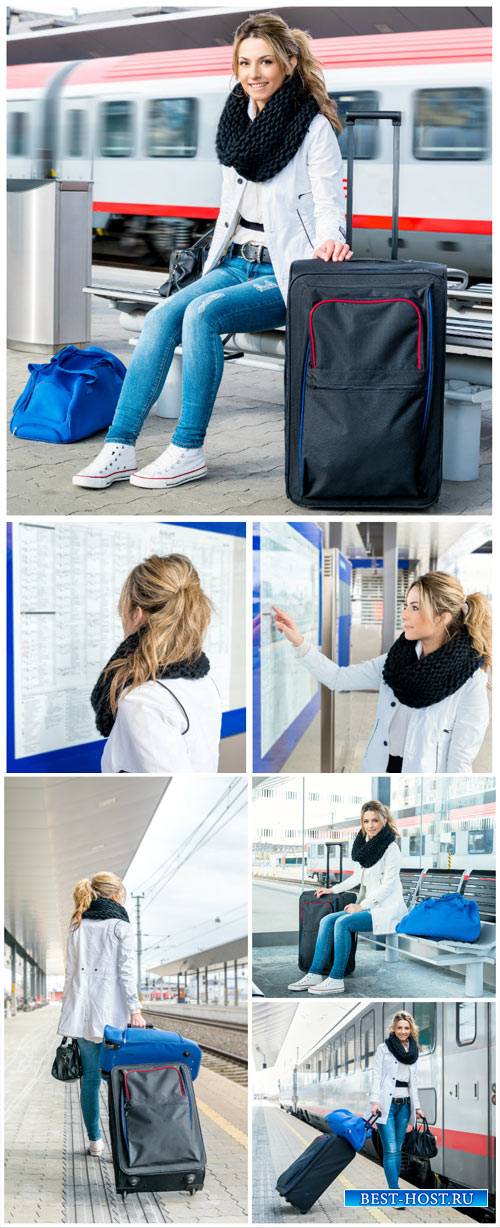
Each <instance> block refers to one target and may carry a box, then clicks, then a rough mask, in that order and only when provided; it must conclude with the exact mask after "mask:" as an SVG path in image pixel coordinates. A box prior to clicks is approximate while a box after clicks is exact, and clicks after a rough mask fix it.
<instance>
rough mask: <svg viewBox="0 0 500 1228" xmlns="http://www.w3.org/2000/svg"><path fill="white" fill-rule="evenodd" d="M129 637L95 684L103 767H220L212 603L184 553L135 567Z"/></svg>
mask: <svg viewBox="0 0 500 1228" xmlns="http://www.w3.org/2000/svg"><path fill="white" fill-rule="evenodd" d="M118 610H119V614H120V617H121V620H122V626H123V632H124V635H125V639H124V641H123V643H122V644H120V645H119V647H118V648H117V649H116V652H114V653H113V656H112V657H111V658H110V660H109V661H108V664H107V665H106V666H105V668H104V669H103V671H102V673H101V675H100V677H99V678H98V681H97V683H96V685H95V687H94V690H93V691H92V695H91V703H92V707H93V709H94V712H95V717H96V725H97V728H98V730H99V733H101V734H102V735H103V737H105V738H107V739H108V740H107V742H106V745H105V747H104V752H103V756H102V759H101V771H102V772H216V771H217V767H218V757H219V739H220V728H221V716H222V705H221V699H220V695H219V692H218V689H217V686H216V684H215V682H214V681H213V679H212V678H211V676H210V673H209V671H210V662H209V661H208V658H207V657H206V656H205V653H204V652H203V640H204V638H205V634H206V631H207V628H208V624H209V622H210V617H211V613H212V606H211V603H210V601H209V599H208V597H207V596H206V595H205V593H204V592H203V590H202V588H201V585H200V579H199V576H198V573H197V571H196V570H195V568H194V567H193V564H192V563H191V562H190V560H189V559H187V558H185V556H184V555H182V554H168V555H166V556H165V557H161V556H160V555H157V554H153V555H151V558H149V559H145V561H144V562H143V563H139V564H138V566H137V567H134V570H133V571H131V573H130V575H129V576H128V577H127V579H126V581H125V584H124V586H123V589H122V592H121V596H120V602H119V606H118Z"/></svg>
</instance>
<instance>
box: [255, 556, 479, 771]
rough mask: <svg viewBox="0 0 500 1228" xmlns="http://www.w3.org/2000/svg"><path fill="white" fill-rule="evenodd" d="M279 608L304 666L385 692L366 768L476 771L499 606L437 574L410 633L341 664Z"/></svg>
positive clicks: (425, 580)
mask: <svg viewBox="0 0 500 1228" xmlns="http://www.w3.org/2000/svg"><path fill="white" fill-rule="evenodd" d="M274 610H275V623H276V627H277V628H278V630H279V631H281V632H283V634H284V635H285V636H286V638H287V640H289V642H290V643H291V644H293V646H294V648H295V655H296V657H297V659H298V660H300V662H301V664H302V665H304V666H305V668H306V669H307V670H308V671H309V673H310V674H312V675H313V677H314V678H317V679H318V682H322V683H324V685H325V686H327V687H329V689H330V690H331V691H378V693H379V696H378V704H377V716H376V720H375V724H374V726H373V729H372V732H371V735H370V738H369V741H368V744H367V747H366V750H365V754H364V758H363V762H362V765H361V771H363V772H468V773H469V772H471V771H472V765H473V762H474V759H475V757H476V755H477V754H478V752H479V750H480V748H481V745H482V742H483V739H484V735H485V733H486V730H487V728H488V722H489V706H488V697H487V685H488V679H487V670H489V669H490V667H491V611H490V605H489V602H488V600H487V598H486V597H484V596H483V594H482V593H471V594H470V595H468V596H467V597H466V596H465V593H464V590H463V588H462V585H461V584H460V582H459V580H457V579H456V578H455V576H449V575H447V574H446V572H443V571H429V572H428V573H427V575H424V576H421V577H420V579H418V580H416V581H415V582H414V583H413V584H411V585H410V588H409V590H408V592H407V594H406V601H405V606H404V609H403V613H402V622H403V632H402V634H401V635H400V636H399V638H398V639H397V640H396V642H395V643H394V644H393V645H392V648H390V649H389V652H387V653H384V654H383V655H382V656H380V657H375V658H374V659H373V660H372V661H365V662H363V663H362V664H360V665H346V666H339V665H335V663H334V662H333V661H329V660H328V658H327V657H325V656H323V654H322V653H321V652H320V650H319V649H318V648H316V647H315V646H314V645H313V644H311V643H310V642H309V640H307V639H305V637H304V636H303V635H301V633H300V631H299V629H298V627H297V626H296V624H295V623H294V621H293V619H292V618H290V617H289V616H288V614H286V613H285V612H284V611H283V610H280V609H278V608H277V607H276V606H275V607H274Z"/></svg>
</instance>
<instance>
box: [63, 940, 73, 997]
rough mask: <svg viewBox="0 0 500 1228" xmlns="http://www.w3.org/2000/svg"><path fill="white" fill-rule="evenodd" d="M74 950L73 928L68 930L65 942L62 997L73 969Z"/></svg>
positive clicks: (68, 984) (67, 987)
mask: <svg viewBox="0 0 500 1228" xmlns="http://www.w3.org/2000/svg"><path fill="white" fill-rule="evenodd" d="M75 963H76V951H75V935H74V932H73V930H70V931H69V934H68V940H67V943H66V964H65V968H64V987H63V999H64V996H65V994H66V993H67V991H68V989H69V986H70V984H71V981H72V980H73V975H74V971H75Z"/></svg>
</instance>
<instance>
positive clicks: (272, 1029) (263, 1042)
mask: <svg viewBox="0 0 500 1228" xmlns="http://www.w3.org/2000/svg"><path fill="white" fill-rule="evenodd" d="M297 1006H298V1003H296V1002H293V1003H292V1002H274V1001H273V1002H262V1001H260V1000H259V1001H258V1002H255V1001H254V1003H253V1017H252V1050H253V1060H254V1063H255V1067H256V1069H257V1070H263V1069H264V1066H274V1065H275V1063H276V1060H277V1058H278V1056H279V1054H280V1052H281V1049H282V1047H283V1044H284V1042H285V1040H286V1037H287V1035H288V1032H289V1030H290V1027H291V1025H292V1023H293V1019H294V1016H295V1013H296V1010H297Z"/></svg>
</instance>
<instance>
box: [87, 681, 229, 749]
mask: <svg viewBox="0 0 500 1228" xmlns="http://www.w3.org/2000/svg"><path fill="white" fill-rule="evenodd" d="M221 718H222V704H221V698H220V695H219V692H218V689H217V686H216V684H215V682H214V680H213V678H212V677H211V675H210V674H206V675H205V677H204V678H162V679H161V680H156V681H154V680H152V681H151V682H144V683H143V684H142V686H138V687H135V688H134V689H133V690H132V691H124V693H123V695H122V696H121V698H120V701H119V704H118V711H117V714H116V719H115V723H114V725H113V728H112V730H111V733H110V735H109V738H108V740H107V742H106V745H105V747H104V752H103V756H102V759H101V772H216V771H217V769H218V763H219V741H220V730H221Z"/></svg>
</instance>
